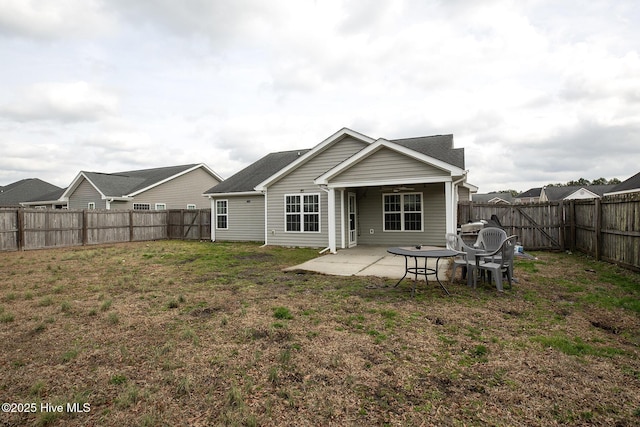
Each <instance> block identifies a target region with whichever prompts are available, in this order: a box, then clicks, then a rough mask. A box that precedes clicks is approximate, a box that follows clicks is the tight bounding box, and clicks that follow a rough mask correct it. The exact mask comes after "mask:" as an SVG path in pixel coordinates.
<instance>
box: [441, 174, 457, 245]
mask: <svg viewBox="0 0 640 427" xmlns="http://www.w3.org/2000/svg"><path fill="white" fill-rule="evenodd" d="M444 199H445V204H444V205H445V211H446V213H445V215H446V216H447V222H446V224H447V225H446V230H447V231H446V232H447V233H455V232H456V220H455V219H454V218H453V212H454V209H453V203H454V197H453V183H452V182H451V181H446V182H445V183H444ZM442 237H444V236H442Z"/></svg>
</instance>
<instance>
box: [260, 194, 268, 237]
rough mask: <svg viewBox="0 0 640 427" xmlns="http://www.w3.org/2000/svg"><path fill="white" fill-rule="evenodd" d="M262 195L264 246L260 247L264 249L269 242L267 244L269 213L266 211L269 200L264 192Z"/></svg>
mask: <svg viewBox="0 0 640 427" xmlns="http://www.w3.org/2000/svg"><path fill="white" fill-rule="evenodd" d="M262 194H264V245H262V246H260V247H261V248H264V247H265V246H267V245H268V244H269V242H267V239H268V238H269V221H268V218H269V216H268V215H267V212H268V211H269V209H268V206H269V200H268V199H267V192H266V191H262Z"/></svg>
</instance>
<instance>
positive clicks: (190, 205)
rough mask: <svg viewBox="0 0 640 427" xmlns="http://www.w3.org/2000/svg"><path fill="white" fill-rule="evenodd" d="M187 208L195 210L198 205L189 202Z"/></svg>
mask: <svg viewBox="0 0 640 427" xmlns="http://www.w3.org/2000/svg"><path fill="white" fill-rule="evenodd" d="M187 209H188V210H195V209H197V206H196V205H194V204H193V203H189V204H188V205H187Z"/></svg>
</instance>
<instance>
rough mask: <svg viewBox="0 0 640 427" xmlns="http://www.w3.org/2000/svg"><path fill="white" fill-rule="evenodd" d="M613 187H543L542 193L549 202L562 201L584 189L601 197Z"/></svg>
mask: <svg viewBox="0 0 640 427" xmlns="http://www.w3.org/2000/svg"><path fill="white" fill-rule="evenodd" d="M613 187H614V186H613V185H582V186H580V185H570V186H561V187H544V189H543V191H544V193H545V195H546V197H547V200H549V201H557V200H564V199H566V198H567V197H569V196H571V195H572V194H574V193H576V192H577V191H580V190H581V189H584V190H586V191H588V192H591V193H593V194H595V195H597V196H598V197H602V196H603V195H604V193H606V192H608V191H611V189H612V188H613Z"/></svg>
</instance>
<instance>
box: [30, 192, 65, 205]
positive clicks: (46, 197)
mask: <svg viewBox="0 0 640 427" xmlns="http://www.w3.org/2000/svg"><path fill="white" fill-rule="evenodd" d="M66 190H67V189H66V188H59V189H57V190H55V191H52V192H50V193H47V194H42V195H40V196H37V197H33V198H31V199H29V200H25V201H24V202H22V205H24V206H37V205H47V204H60V203H59V202H62V195H63V194H64V192H65V191H66ZM57 202H58V203H57ZM64 203H66V202H63V203H62V204H64Z"/></svg>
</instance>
